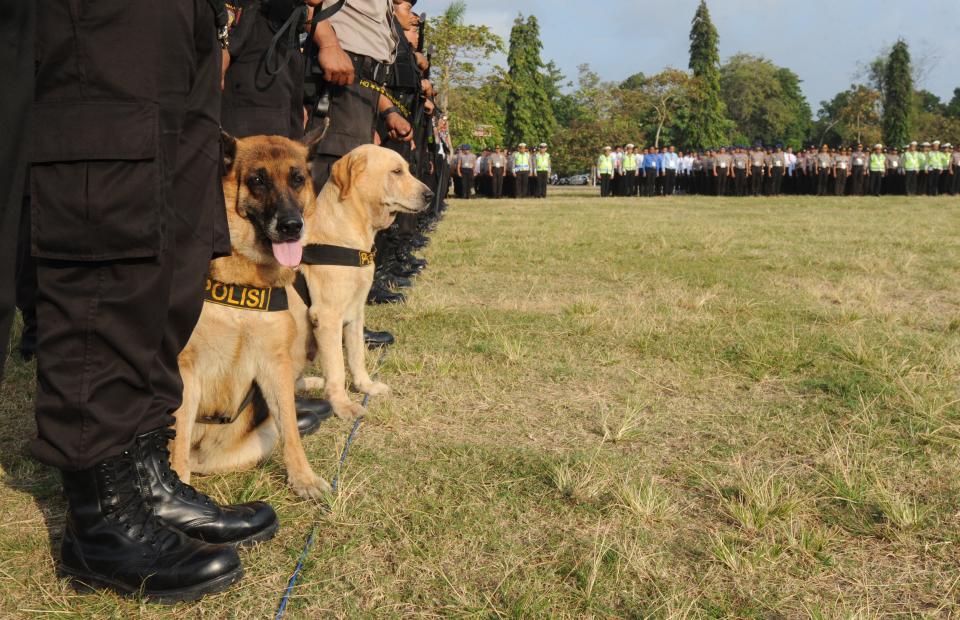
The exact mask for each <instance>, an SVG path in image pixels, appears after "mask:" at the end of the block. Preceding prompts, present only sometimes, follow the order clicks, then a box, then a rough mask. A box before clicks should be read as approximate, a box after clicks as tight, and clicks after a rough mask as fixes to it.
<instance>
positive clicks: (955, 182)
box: [949, 166, 960, 196]
mask: <svg viewBox="0 0 960 620" xmlns="http://www.w3.org/2000/svg"><path fill="white" fill-rule="evenodd" d="M949 178H950V195H951V196H956V195H957V194H958V193H960V166H954V167H953V168H952V169H951V171H950V175H949Z"/></svg>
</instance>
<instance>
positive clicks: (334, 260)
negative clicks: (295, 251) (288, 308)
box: [293, 243, 377, 306]
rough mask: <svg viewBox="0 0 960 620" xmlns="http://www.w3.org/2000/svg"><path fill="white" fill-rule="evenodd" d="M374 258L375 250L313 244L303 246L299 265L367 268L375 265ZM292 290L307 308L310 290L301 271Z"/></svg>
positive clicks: (375, 256)
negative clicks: (294, 290) (367, 250)
mask: <svg viewBox="0 0 960 620" xmlns="http://www.w3.org/2000/svg"><path fill="white" fill-rule="evenodd" d="M376 258H377V249H376V248H373V249H372V250H370V251H369V252H366V251H364V250H354V249H352V248H344V247H340V246H338V245H326V244H324V243H313V244H311V245H305V246H303V258H302V259H301V260H300V263H301V264H303V265H333V266H336V267H367V266H369V265H373V264H375V261H376ZM293 288H294V289H296V291H297V293H298V294H299V295H300V299H302V300H303V303H305V304H307V305H308V306H309V305H310V290H309V289H308V288H307V278H306V277H305V276H304V275H303V271H298V272H297V279H296V281H295V282H294V283H293Z"/></svg>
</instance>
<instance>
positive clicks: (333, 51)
mask: <svg viewBox="0 0 960 620" xmlns="http://www.w3.org/2000/svg"><path fill="white" fill-rule="evenodd" d="M317 60H319V61H320V68H321V69H323V79H324V80H326V81H327V82H329V83H330V84H335V85H337V86H348V85H350V84H353V80H354V77H355V76H354V71H353V61H352V60H350V57H349V56H347V53H346V52H344V51H343V48H342V47H340V45H330V46H329V47H321V48H320V53H318V54H317Z"/></svg>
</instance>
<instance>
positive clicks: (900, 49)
mask: <svg viewBox="0 0 960 620" xmlns="http://www.w3.org/2000/svg"><path fill="white" fill-rule="evenodd" d="M884 89H885V90H884V93H883V96H884V99H883V140H884V142H886V143H887V144H892V145H894V146H897V145H901V144H906V143H907V142H908V141H909V140H910V137H911V135H912V131H913V126H912V121H913V112H914V111H913V78H912V77H911V74H910V50H909V49H907V44H906V42H905V41H903V39H901V40H899V41H897V42H896V43H895V44H894V46H893V49H892V50H891V51H890V60H889V62H888V63H887V67H886V75H885V78H884Z"/></svg>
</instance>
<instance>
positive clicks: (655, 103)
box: [641, 68, 690, 147]
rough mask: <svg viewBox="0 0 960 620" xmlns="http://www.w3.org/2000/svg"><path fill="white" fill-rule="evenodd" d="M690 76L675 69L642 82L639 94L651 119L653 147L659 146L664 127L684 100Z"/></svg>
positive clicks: (668, 69)
mask: <svg viewBox="0 0 960 620" xmlns="http://www.w3.org/2000/svg"><path fill="white" fill-rule="evenodd" d="M689 88H690V75H689V74H687V72H685V71H679V70H677V69H670V68H667V69H664V70H663V71H662V72H660V73H658V74H656V75H654V76H651V77H650V78H649V79H647V80H645V81H644V84H643V86H642V87H641V92H642V93H643V94H644V95H645V96H646V97H647V103H648V105H649V106H650V108H651V111H652V117H653V121H654V122H653V125H654V132H653V146H656V147H659V146H660V139H661V137H663V129H664V126H665V125H667V124H668V123H670V122H671V121H672V120H673V118H674V117H675V115H676V112H677V109H678V108H679V107H680V106H681V105H682V104H683V102H684V101H685V100H686V98H687V96H688V93H689Z"/></svg>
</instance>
